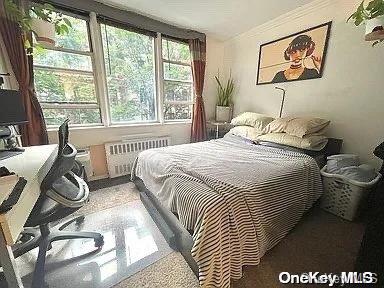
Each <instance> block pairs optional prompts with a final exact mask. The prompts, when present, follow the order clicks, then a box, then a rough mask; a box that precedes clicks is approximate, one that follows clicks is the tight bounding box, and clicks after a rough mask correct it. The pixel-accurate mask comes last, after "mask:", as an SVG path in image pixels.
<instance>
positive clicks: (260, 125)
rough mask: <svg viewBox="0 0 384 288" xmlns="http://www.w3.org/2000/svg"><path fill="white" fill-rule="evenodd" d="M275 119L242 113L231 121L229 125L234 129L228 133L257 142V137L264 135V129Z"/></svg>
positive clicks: (252, 113)
mask: <svg viewBox="0 0 384 288" xmlns="http://www.w3.org/2000/svg"><path fill="white" fill-rule="evenodd" d="M274 119H275V118H273V117H269V116H267V115H264V114H259V113H254V112H244V113H242V114H240V115H239V116H237V117H235V118H233V119H232V121H231V124H232V125H234V126H235V127H234V128H232V129H231V130H230V131H229V133H231V134H234V135H237V136H240V137H243V138H246V139H249V140H252V141H257V139H258V137H259V136H260V135H262V134H263V133H264V129H265V128H266V127H267V125H268V124H270V123H271V122H272V121H273V120H274Z"/></svg>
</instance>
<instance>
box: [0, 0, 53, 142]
mask: <svg viewBox="0 0 384 288" xmlns="http://www.w3.org/2000/svg"><path fill="white" fill-rule="evenodd" d="M0 33H1V37H2V39H3V42H4V45H5V49H6V51H7V54H8V57H9V60H10V62H11V66H12V70H13V73H14V75H15V78H16V80H17V82H18V83H19V90H20V93H21V95H22V98H23V103H24V108H25V112H26V114H27V119H28V123H27V124H25V125H20V133H21V137H22V142H23V146H32V145H42V144H48V135H47V129H46V125H45V121H44V117H43V112H42V110H41V107H40V104H39V101H38V100H37V97H36V94H35V90H34V84H33V77H32V76H33V67H32V58H31V57H28V56H27V53H26V50H25V47H24V41H23V37H24V35H23V33H22V31H21V29H20V27H19V25H18V24H17V23H15V22H13V21H11V20H10V19H8V18H7V16H6V13H5V8H4V0H0Z"/></svg>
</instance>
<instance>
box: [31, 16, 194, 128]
mask: <svg viewBox="0 0 384 288" xmlns="http://www.w3.org/2000/svg"><path fill="white" fill-rule="evenodd" d="M64 14H66V17H67V18H69V20H70V21H71V24H72V29H70V30H69V33H68V34H66V35H56V46H55V47H48V46H47V47H44V49H39V50H38V51H36V52H35V53H34V55H33V58H34V80H35V88H36V93H37V97H38V99H39V101H40V104H41V106H42V108H43V113H44V117H45V120H46V123H47V125H48V126H49V127H57V126H59V125H60V124H61V123H62V122H63V121H64V120H65V119H66V118H69V119H70V120H71V122H70V124H71V125H78V126H97V125H98V126H100V125H104V126H112V125H119V124H131V123H135V124H145V123H154V122H156V123H163V122H175V121H188V120H190V119H191V115H192V106H193V98H194V97H193V92H194V91H193V83H192V71H191V59H190V52H189V47H188V44H187V43H185V42H182V41H177V40H174V39H169V38H165V37H162V35H161V34H155V33H153V34H152V33H151V32H145V31H144V32H141V31H137V30H130V29H128V28H127V29H125V28H124V26H121V25H120V24H117V23H113V22H110V21H109V20H106V19H103V18H97V16H96V14H95V13H91V14H90V17H84V16H80V15H75V14H70V15H68V14H67V13H66V12H65V13H64ZM159 112H163V113H159Z"/></svg>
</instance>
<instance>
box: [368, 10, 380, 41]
mask: <svg viewBox="0 0 384 288" xmlns="http://www.w3.org/2000/svg"><path fill="white" fill-rule="evenodd" d="M381 39H384V16H380V17H377V18H374V19H370V20H367V22H366V23H365V40H366V41H374V40H381Z"/></svg>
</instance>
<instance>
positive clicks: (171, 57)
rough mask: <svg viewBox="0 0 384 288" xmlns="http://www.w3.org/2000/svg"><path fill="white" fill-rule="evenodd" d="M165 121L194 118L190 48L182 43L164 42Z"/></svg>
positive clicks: (166, 40) (165, 40)
mask: <svg viewBox="0 0 384 288" xmlns="http://www.w3.org/2000/svg"><path fill="white" fill-rule="evenodd" d="M162 58H163V78H164V79H163V81H164V120H165V121H172V120H187V119H191V117H192V105H193V83H192V70H191V59H190V53H189V47H188V45H187V44H185V43H182V42H176V41H173V40H169V39H167V38H164V39H163V40H162Z"/></svg>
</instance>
